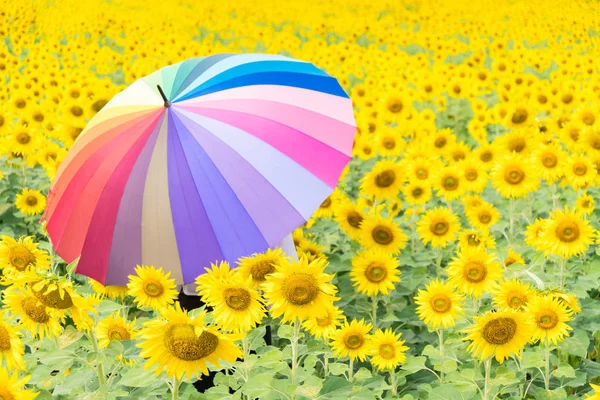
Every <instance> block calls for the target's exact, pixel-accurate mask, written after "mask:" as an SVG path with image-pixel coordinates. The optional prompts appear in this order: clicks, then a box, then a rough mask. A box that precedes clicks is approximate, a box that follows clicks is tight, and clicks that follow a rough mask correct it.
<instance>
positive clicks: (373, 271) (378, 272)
mask: <svg viewBox="0 0 600 400" xmlns="http://www.w3.org/2000/svg"><path fill="white" fill-rule="evenodd" d="M387 274H388V273H387V268H385V266H383V265H381V264H379V263H377V262H372V263H371V264H369V265H368V266H367V269H365V278H367V279H368V280H369V281H370V282H375V283H377V282H381V281H382V280H384V279H385V277H386V276H387Z"/></svg>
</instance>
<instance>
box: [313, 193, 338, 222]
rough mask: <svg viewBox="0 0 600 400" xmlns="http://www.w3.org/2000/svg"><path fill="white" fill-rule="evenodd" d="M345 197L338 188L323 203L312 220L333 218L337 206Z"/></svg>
mask: <svg viewBox="0 0 600 400" xmlns="http://www.w3.org/2000/svg"><path fill="white" fill-rule="evenodd" d="M344 198H345V195H344V194H343V193H342V192H340V190H339V189H338V188H336V189H335V190H334V191H333V193H331V194H330V195H329V196H327V198H326V199H325V200H323V202H322V203H321V204H320V205H319V207H318V208H317V210H316V211H315V213H314V214H313V216H312V218H313V219H316V218H333V215H334V212H335V205H336V204H337V203H339V202H340V201H342V199H344Z"/></svg>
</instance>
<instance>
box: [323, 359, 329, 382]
mask: <svg viewBox="0 0 600 400" xmlns="http://www.w3.org/2000/svg"><path fill="white" fill-rule="evenodd" d="M327 375H329V355H327V354H325V355H324V356H323V377H324V378H327Z"/></svg>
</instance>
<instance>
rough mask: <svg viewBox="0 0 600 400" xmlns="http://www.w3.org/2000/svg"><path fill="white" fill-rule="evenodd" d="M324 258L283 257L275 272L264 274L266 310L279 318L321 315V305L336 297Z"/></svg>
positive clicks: (283, 319)
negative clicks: (297, 259) (289, 258)
mask: <svg viewBox="0 0 600 400" xmlns="http://www.w3.org/2000/svg"><path fill="white" fill-rule="evenodd" d="M326 266H327V260H325V259H323V258H317V259H315V260H313V261H310V262H309V261H308V259H307V258H306V257H301V258H300V260H299V261H298V262H293V261H290V260H285V261H283V262H281V263H280V264H279V265H277V269H276V271H275V272H273V273H272V274H270V275H268V276H267V280H266V282H265V283H264V285H263V290H264V293H265V297H266V299H267V305H268V306H269V311H270V313H271V315H272V316H273V317H274V318H277V317H279V316H283V318H282V322H284V323H285V322H288V321H294V320H296V319H299V320H300V321H304V320H306V319H307V318H309V317H324V316H325V314H326V311H325V307H326V306H327V305H328V304H331V303H333V301H335V300H336V297H335V293H336V292H337V288H336V287H335V285H333V284H331V283H330V281H331V279H332V278H333V275H328V274H326V273H325V272H324V271H325V267H326Z"/></svg>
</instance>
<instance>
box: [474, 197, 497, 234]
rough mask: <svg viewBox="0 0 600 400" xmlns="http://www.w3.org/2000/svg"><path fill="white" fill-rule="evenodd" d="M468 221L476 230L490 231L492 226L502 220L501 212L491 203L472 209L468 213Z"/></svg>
mask: <svg viewBox="0 0 600 400" xmlns="http://www.w3.org/2000/svg"><path fill="white" fill-rule="evenodd" d="M466 214H467V219H468V220H469V222H470V223H471V225H473V227H474V228H477V229H481V230H482V231H488V230H489V229H490V227H491V226H492V225H494V224H495V223H496V222H498V221H499V220H500V212H499V211H498V210H497V209H496V207H494V206H493V205H491V204H489V203H482V204H481V205H479V206H476V207H471V208H469V209H468V210H467V211H466Z"/></svg>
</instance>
